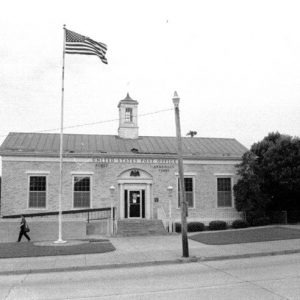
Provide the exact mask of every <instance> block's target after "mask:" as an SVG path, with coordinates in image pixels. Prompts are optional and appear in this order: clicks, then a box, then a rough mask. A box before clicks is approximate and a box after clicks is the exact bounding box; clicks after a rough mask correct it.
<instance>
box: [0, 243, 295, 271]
mask: <svg viewBox="0 0 300 300" xmlns="http://www.w3.org/2000/svg"><path fill="white" fill-rule="evenodd" d="M296 253H300V249H293V250H281V251H270V252H261V253H248V254H237V255H222V256H210V257H196V256H193V257H187V258H183V257H182V258H178V259H173V260H162V261H148V262H138V263H121V264H109V265H95V266H74V267H63V268H44V269H27V270H14V271H0V276H1V275H24V274H42V273H54V272H75V271H92V270H107V269H121V268H138V267H149V266H162V265H172V264H186V263H195V262H206V261H207V262H209V261H221V260H229V259H243V258H252V257H253V258H254V257H264V256H276V255H289V254H296Z"/></svg>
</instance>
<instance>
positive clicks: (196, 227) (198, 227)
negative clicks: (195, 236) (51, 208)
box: [187, 222, 205, 232]
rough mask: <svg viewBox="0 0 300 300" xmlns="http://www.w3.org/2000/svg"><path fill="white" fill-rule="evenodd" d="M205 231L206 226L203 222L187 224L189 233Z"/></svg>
mask: <svg viewBox="0 0 300 300" xmlns="http://www.w3.org/2000/svg"><path fill="white" fill-rule="evenodd" d="M204 229H205V225H204V224H203V223H201V222H190V223H188V224H187V230H188V232H196V231H203V230H204Z"/></svg>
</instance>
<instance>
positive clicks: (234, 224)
mask: <svg viewBox="0 0 300 300" xmlns="http://www.w3.org/2000/svg"><path fill="white" fill-rule="evenodd" d="M248 226H249V223H248V222H247V221H244V220H235V221H233V222H232V224H231V227H232V228H235V229H237V228H246V227H248Z"/></svg>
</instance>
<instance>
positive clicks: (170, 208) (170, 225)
mask: <svg viewBox="0 0 300 300" xmlns="http://www.w3.org/2000/svg"><path fill="white" fill-rule="evenodd" d="M167 190H168V194H169V195H168V196H169V232H173V224H172V193H173V187H172V186H171V185H169V186H168V187H167Z"/></svg>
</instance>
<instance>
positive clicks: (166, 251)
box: [0, 226, 300, 275]
mask: <svg viewBox="0 0 300 300" xmlns="http://www.w3.org/2000/svg"><path fill="white" fill-rule="evenodd" d="M293 228H295V229H296V228H297V229H299V230H300V227H299V226H297V227H296V226H295V227H293ZM97 238H99V236H98V237H97ZM109 240H110V242H111V243H112V244H113V246H114V247H115V248H116V250H115V251H112V252H107V253H98V254H80V255H69V256H44V257H26V258H6V259H0V275H9V274H26V273H44V272H59V271H68V270H69V271H72V270H93V269H107V268H118V267H135V266H146V265H155V264H173V263H185V262H196V261H209V260H222V259H230V258H232V259H233V258H246V257H254V256H266V255H280V254H291V253H300V239H290V240H280V241H271V242H270V241H269V242H258V243H244V244H231V245H206V244H202V243H199V242H196V241H192V240H190V239H189V240H188V242H189V252H190V257H189V258H182V243H181V235H177V234H174V235H167V236H140V237H111V238H109Z"/></svg>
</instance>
